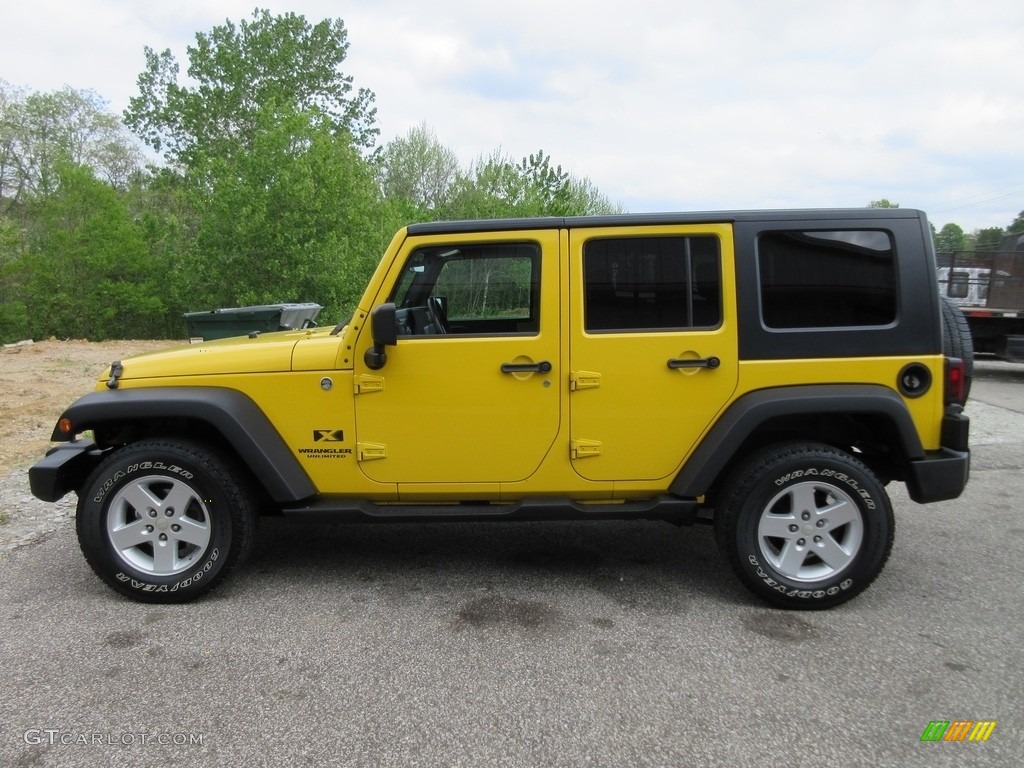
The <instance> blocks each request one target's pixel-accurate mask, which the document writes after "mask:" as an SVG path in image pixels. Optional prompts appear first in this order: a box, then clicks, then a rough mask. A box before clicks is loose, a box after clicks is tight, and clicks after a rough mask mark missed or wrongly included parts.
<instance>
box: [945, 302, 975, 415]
mask: <svg viewBox="0 0 1024 768" xmlns="http://www.w3.org/2000/svg"><path fill="white" fill-rule="evenodd" d="M940 298H941V299H942V354H944V355H945V356H946V357H956V358H959V359H960V360H963V362H964V400H965V401H966V400H967V396H968V395H969V394H970V393H971V377H972V376H973V374H974V339H973V338H971V327H970V326H969V325H968V324H967V318H966V317H964V313H963V312H962V311H961V310H960V307H958V306H957V305H956V304H954V303H953V300H952V299H950V298H949V297H948V296H941V297H940Z"/></svg>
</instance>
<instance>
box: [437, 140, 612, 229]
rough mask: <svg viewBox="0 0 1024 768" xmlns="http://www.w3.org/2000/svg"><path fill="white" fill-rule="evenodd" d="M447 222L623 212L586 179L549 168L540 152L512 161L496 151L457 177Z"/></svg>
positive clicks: (545, 156) (448, 206)
mask: <svg viewBox="0 0 1024 768" xmlns="http://www.w3.org/2000/svg"><path fill="white" fill-rule="evenodd" d="M453 190H454V193H453V195H452V198H451V200H450V202H449V203H448V205H447V206H446V207H445V210H444V214H445V216H444V217H445V218H452V219H455V218H466V219H480V218H500V217H508V216H515V217H528V216H583V215H588V214H603V213H617V212H620V211H621V208H619V207H618V206H616V205H613V204H612V203H611V202H610V201H609V200H608V198H607V197H605V196H604V195H602V194H601V193H600V192H599V191H598V190H597V188H596V187H594V185H593V184H592V183H591V182H590V180H589V179H580V178H577V177H575V176H573V175H571V174H569V173H567V172H566V171H563V170H562V167H561V166H560V165H559V166H552V164H551V158H550V156H549V155H546V154H545V153H544V152H543V150H541V151H538V152H537V153H536V154H531V155H529V156H527V157H524V158H523V159H522V160H521V161H519V162H515V161H513V160H511V159H510V158H509V157H508V156H507V155H504V154H503V153H501V152H500V151H495V152H493V153H491V155H489V156H486V157H481V158H479V159H478V160H477V161H476V162H475V163H474V164H473V165H472V166H470V169H469V172H468V173H460V174H459V176H458V178H457V179H456V182H455V185H454V187H453Z"/></svg>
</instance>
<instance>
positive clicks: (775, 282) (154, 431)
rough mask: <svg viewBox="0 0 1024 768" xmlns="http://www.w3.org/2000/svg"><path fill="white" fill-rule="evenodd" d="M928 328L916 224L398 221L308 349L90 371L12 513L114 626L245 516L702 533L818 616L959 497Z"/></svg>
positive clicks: (279, 337)
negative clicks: (83, 566) (94, 589)
mask: <svg viewBox="0 0 1024 768" xmlns="http://www.w3.org/2000/svg"><path fill="white" fill-rule="evenodd" d="M948 316H949V312H948V308H945V307H943V306H942V302H941V299H940V296H939V293H938V287H937V280H936V270H935V257H934V253H933V247H932V237H931V233H930V228H929V225H928V222H927V220H926V218H925V215H924V214H923V213H921V212H919V211H911V210H903V209H895V210H893V209H856V210H808V211H755V212H722V213H712V214H706V213H705V214H652V215H623V216H608V217H581V218H545V219H529V220H525V219H524V220H500V221H466V222H447V223H430V224H418V225H413V226H409V227H406V228H404V229H402V230H401V231H400V232H398V233H397V234H396V235H395V237H394V239H393V240H392V242H391V245H390V247H389V248H388V250H387V252H386V253H385V254H384V257H383V259H382V260H381V262H380V265H379V266H378V268H377V270H376V272H375V273H374V275H373V277H372V279H371V280H370V283H369V285H368V286H367V288H366V290H365V292H364V294H363V297H362V300H361V301H360V302H359V306H358V308H357V310H356V311H355V313H354V315H353V317H352V318H351V319H350V320H348V321H345V322H342V323H339V324H338V325H337V326H335V327H334V328H317V329H306V330H302V331H284V332H280V333H266V334H260V333H255V332H254V333H252V334H249V335H248V336H246V337H239V338H233V339H224V340H220V341H213V342H207V343H204V344H198V345H191V346H186V347H183V348H181V349H176V350H172V351H167V352H158V353H154V354H146V355H139V356H136V357H131V358H127V359H124V360H119V361H117V362H115V363H113V365H112V366H111V367H110V369H109V370H108V371H106V372H105V373H104V375H103V376H102V378H101V379H100V381H99V383H98V385H97V388H96V391H95V392H93V393H91V394H88V395H86V396H84V397H82V398H81V399H79V400H78V401H76V402H75V403H74V404H72V405H71V406H70V407H69V408H68V409H67V410H66V411H65V412H64V413H63V415H62V416H61V417H60V419H59V421H58V423H57V426H56V428H55V429H54V433H53V440H55V441H58V442H60V443H61V444H60V445H59V446H57V447H56V448H54V449H52V450H51V451H50V452H49V453H48V455H47V456H46V457H45V458H44V459H42V460H41V461H40V462H39V463H38V464H36V465H35V466H34V467H33V468H32V470H31V472H30V477H31V482H32V489H33V493H35V495H36V496H38V497H39V498H41V499H44V500H50V501H53V500H56V499H59V498H61V497H62V496H63V495H65V494H66V493H67V492H68V491H71V490H73V491H75V492H76V493H77V494H78V499H79V501H78V510H77V531H78V536H79V541H80V543H81V547H82V550H83V552H84V554H85V557H86V559H87V560H88V562H89V563H90V565H91V566H92V568H93V569H94V570H95V571H96V573H97V574H98V575H99V576H100V577H101V578H102V579H103V580H104V581H105V582H107V583H108V584H109V585H110V586H111V587H113V588H114V589H116V590H117V591H119V592H122V593H124V594H126V595H129V596H131V597H134V598H137V599H139V600H144V601H152V602H171V601H185V600H188V599H191V598H194V597H196V596H198V595H200V594H202V593H204V592H206V591H207V590H209V589H210V588H211V587H213V586H214V585H215V584H216V583H217V582H218V581H219V580H220V579H222V578H223V577H224V576H225V575H226V574H227V573H228V572H229V571H230V570H231V569H232V568H233V567H235V566H237V565H238V564H239V563H241V562H242V561H243V559H244V558H245V556H246V555H247V553H248V551H249V550H250V548H251V546H252V543H253V539H254V534H255V526H256V520H257V517H258V515H259V514H260V513H274V514H284V515H293V516H299V517H301V516H303V515H314V514H315V515H330V516H334V517H335V518H336V519H352V518H357V519H368V518H372V519H377V520H401V521H410V520H424V521H426V520H430V521H437V520H466V519H475V520H512V519H529V520H547V519H564V518H581V519H592V518H593V519H603V518H616V519H622V518H658V519H664V520H668V521H671V522H674V523H678V524H689V523H694V522H708V523H711V524H713V525H714V528H715V533H716V538H717V541H718V544H719V546H720V549H721V551H722V554H723V556H724V557H725V558H726V560H728V562H729V563H730V564H731V565H732V567H733V569H734V570H735V571H736V573H737V574H738V576H739V577H740V579H741V580H742V581H743V583H744V584H746V586H747V587H749V588H750V589H751V590H752V591H753V592H754V593H755V594H757V595H758V596H760V597H761V598H763V599H765V600H768V601H769V602H771V603H774V604H776V605H780V606H785V607H790V608H824V607H828V606H833V605H836V604H839V603H842V602H843V601H845V600H848V599H849V598H851V597H853V596H854V595H856V594H858V593H859V592H860V591H862V590H863V589H864V588H865V587H867V586H868V584H870V583H871V582H872V581H873V580H874V579H875V578H876V576H878V574H879V572H880V571H881V569H882V567H883V565H884V563H885V561H886V559H887V557H888V555H889V551H890V549H891V547H892V542H893V513H892V508H891V505H890V502H889V499H888V497H887V495H886V491H885V485H886V484H887V483H889V482H891V481H900V482H903V483H905V484H906V486H907V488H908V491H909V494H910V496H911V498H913V499H914V500H915V501H917V502H921V503H926V502H933V501H939V500H943V499H951V498H955V497H956V496H958V495H959V494H960V493H961V491H962V490H963V488H964V486H965V484H966V482H967V476H968V466H969V452H968V444H967V437H968V419H967V417H966V416H965V415H964V414H963V407H962V406H963V403H964V400H965V398H966V386H967V384H968V383H969V377H968V375H967V374H968V368H966V367H965V363H969V361H963V360H959V359H955V358H952V357H951V356H950V355H948V354H944V349H945V350H947V351H948V350H950V349H952V348H954V344H953V342H956V345H955V348H956V349H962V343H961V342H963V339H962V338H960V337H959V336H958V334H962V333H963V328H962V327H961V326H960V325H958V324H957V323H950V322H949V321H946V322H944V321H943V318H947V317H948ZM83 433H89V437H84V436H83Z"/></svg>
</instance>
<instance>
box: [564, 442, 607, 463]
mask: <svg viewBox="0 0 1024 768" xmlns="http://www.w3.org/2000/svg"><path fill="white" fill-rule="evenodd" d="M600 455H601V441H600V440H571V441H569V456H570V457H571V458H573V459H589V458H592V457H594V456H600Z"/></svg>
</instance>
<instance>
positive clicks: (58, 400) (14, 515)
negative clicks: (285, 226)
mask: <svg viewBox="0 0 1024 768" xmlns="http://www.w3.org/2000/svg"><path fill="white" fill-rule="evenodd" d="M182 343H184V342H182V341H104V342H89V341H58V340H56V339H50V340H49V341H40V342H35V343H32V342H23V343H21V344H9V345H4V346H3V347H2V349H0V556H2V554H3V553H4V552H7V551H10V550H11V549H14V548H15V547H18V546H22V545H23V544H27V543H31V542H32V541H36V540H38V539H39V538H41V537H45V536H46V535H48V534H49V533H50V532H52V531H53V530H56V527H57V526H58V525H60V524H61V523H62V521H66V520H68V519H69V518H70V517H71V516H73V515H74V505H75V500H76V497H75V495H74V494H69V495H68V496H66V497H64V499H62V500H61V501H60V502H59V503H58V504H55V505H54V504H47V503H45V502H42V501H39V500H38V499H36V498H34V497H33V496H32V494H31V492H30V491H29V486H28V468H29V467H30V466H32V464H33V463H35V461H36V460H38V459H39V458H40V457H42V456H43V455H44V454H45V453H46V449H47V448H48V447H49V446H50V445H51V443H50V433H51V432H52V431H53V425H54V424H55V423H56V421H57V419H58V417H59V416H60V414H61V412H63V410H64V409H65V408H66V407H67V406H68V405H70V404H71V403H72V402H73V401H74V400H75V399H76V398H78V397H81V396H82V395H84V394H86V393H87V392H90V391H92V389H93V388H94V387H95V386H96V382H97V380H98V379H99V377H100V376H101V375H102V374H103V372H104V371H105V370H106V368H107V367H108V366H109V365H110V364H111V363H112V362H113V361H115V360H120V359H122V358H124V357H127V356H128V355H132V354H135V353H137V352H148V351H150V350H155V349H166V348H168V347H172V346H178V345H181V344H182Z"/></svg>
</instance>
